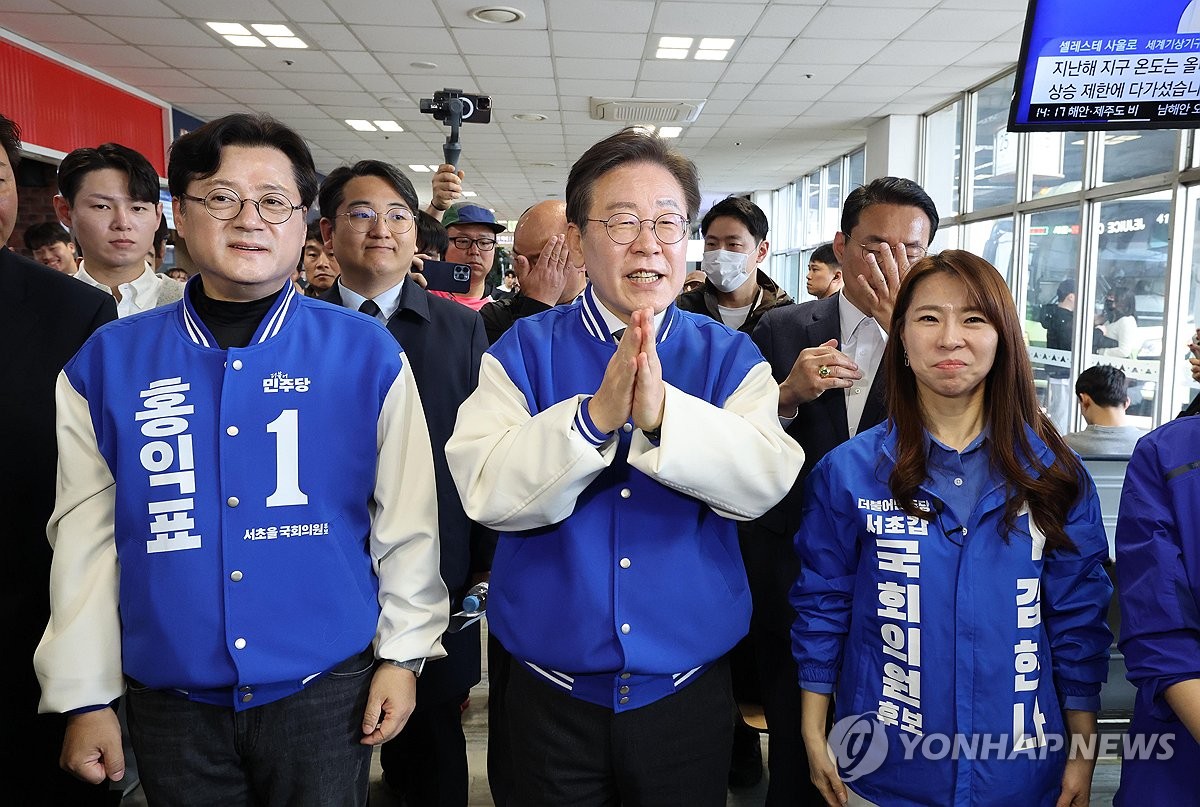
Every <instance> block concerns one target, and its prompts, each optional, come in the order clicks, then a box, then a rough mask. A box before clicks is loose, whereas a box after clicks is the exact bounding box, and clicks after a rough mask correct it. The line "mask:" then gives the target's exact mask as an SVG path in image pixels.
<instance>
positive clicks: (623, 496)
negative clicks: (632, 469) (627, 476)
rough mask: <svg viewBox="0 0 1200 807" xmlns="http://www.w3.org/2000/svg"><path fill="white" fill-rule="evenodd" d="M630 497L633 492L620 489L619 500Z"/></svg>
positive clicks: (627, 489)
mask: <svg viewBox="0 0 1200 807" xmlns="http://www.w3.org/2000/svg"><path fill="white" fill-rule="evenodd" d="M632 495H633V491H632V490H630V489H629V488H621V498H622V499H628V498H629V497H630V496H632Z"/></svg>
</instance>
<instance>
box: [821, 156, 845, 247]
mask: <svg viewBox="0 0 1200 807" xmlns="http://www.w3.org/2000/svg"><path fill="white" fill-rule="evenodd" d="M841 220H842V161H841V160H834V161H833V162H831V163H830V164H829V165H828V166H827V167H826V169H825V223H824V224H823V225H822V227H821V233H820V236H821V237H822V238H823V237H824V236H825V233H829V232H831V231H833V230H836V229H837V228H838V227H839V226H840V224H839V222H841Z"/></svg>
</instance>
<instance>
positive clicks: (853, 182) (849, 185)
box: [838, 149, 867, 221]
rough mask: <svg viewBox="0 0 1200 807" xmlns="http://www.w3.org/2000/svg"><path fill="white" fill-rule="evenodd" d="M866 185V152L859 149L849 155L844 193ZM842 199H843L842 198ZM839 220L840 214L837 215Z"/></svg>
mask: <svg viewBox="0 0 1200 807" xmlns="http://www.w3.org/2000/svg"><path fill="white" fill-rule="evenodd" d="M865 184H867V152H866V151H865V150H863V149H859V150H858V151H856V152H854V153H853V154H851V155H850V168H849V172H848V175H847V177H846V193H850V192H851V191H853V190H854V189H855V188H857V187H860V186H862V185H865ZM843 198H844V197H843ZM838 217H839V218H838V220H839V221H840V220H841V214H840V213H839V214H838Z"/></svg>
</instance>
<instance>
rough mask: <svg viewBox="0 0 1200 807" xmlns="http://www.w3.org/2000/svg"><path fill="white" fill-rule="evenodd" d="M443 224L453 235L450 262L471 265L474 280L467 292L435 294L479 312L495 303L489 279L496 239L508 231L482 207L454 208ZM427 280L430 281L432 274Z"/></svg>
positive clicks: (448, 251) (447, 214) (447, 257)
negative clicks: (489, 286)
mask: <svg viewBox="0 0 1200 807" xmlns="http://www.w3.org/2000/svg"><path fill="white" fill-rule="evenodd" d="M442 225H443V226H444V227H445V228H446V233H447V234H448V235H449V236H450V246H449V247H447V248H446V261H447V262H448V263H452V264H466V265H467V266H469V267H470V268H471V280H470V285H469V286H468V288H467V290H466V291H465V292H448V291H435V292H434V294H436V295H437V296H438V297H445V298H447V299H450V300H454V301H455V302H458V303H461V304H462V305H465V306H466V307H467V308H470V309H471V310H473V311H478V310H479V309H481V308H483V307H484V306H485V305H487V304H488V303H490V302H491V301H492V294H491V289H489V288H488V285H487V277H488V275H489V274H490V273H491V271H492V263H493V262H494V261H495V260H496V236H497V235H498V234H500V233H502V232H504V231H505V230H506V229H507V228H506V227H505V226H504V225H503V224H500V223H499V222H497V221H496V217H495V215H493V213H492V211H490V210H488V209H487V208H486V207H480V206H479V205H459V206H457V207H452V208H450V209H449V210H447V211H446V213H445V215H443V216H442ZM426 279H429V276H428V274H427V275H426Z"/></svg>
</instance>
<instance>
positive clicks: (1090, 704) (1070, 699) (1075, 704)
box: [1062, 695, 1100, 712]
mask: <svg viewBox="0 0 1200 807" xmlns="http://www.w3.org/2000/svg"><path fill="white" fill-rule="evenodd" d="M1062 708H1064V709H1070V710H1072V711H1075V712H1099V711H1100V696H1099V695H1064V696H1063V699H1062Z"/></svg>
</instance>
